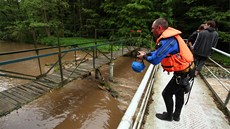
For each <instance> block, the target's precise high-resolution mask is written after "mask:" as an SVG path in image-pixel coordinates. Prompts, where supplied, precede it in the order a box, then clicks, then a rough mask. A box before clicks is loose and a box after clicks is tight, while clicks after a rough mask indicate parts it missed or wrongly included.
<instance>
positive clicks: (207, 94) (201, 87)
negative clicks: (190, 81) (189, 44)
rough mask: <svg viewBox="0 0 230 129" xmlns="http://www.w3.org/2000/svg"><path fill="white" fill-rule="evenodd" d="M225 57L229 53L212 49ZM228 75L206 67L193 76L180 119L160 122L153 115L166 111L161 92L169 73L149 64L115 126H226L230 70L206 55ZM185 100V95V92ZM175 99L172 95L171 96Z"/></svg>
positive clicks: (225, 128)
mask: <svg viewBox="0 0 230 129" xmlns="http://www.w3.org/2000/svg"><path fill="white" fill-rule="evenodd" d="M213 50H214V51H216V52H219V53H221V54H223V55H225V56H227V57H230V55H229V54H228V53H225V52H222V51H220V50H218V49H215V48H213ZM209 60H210V61H212V62H213V63H214V64H216V66H217V68H220V69H222V70H223V72H224V73H226V74H227V77H224V78H223V77H218V75H216V74H215V72H214V71H212V69H211V68H210V67H209V66H205V68H204V69H203V71H206V72H209V74H208V75H209V76H206V75H205V73H204V72H202V73H201V74H200V75H199V76H197V77H195V81H194V85H193V87H192V90H191V94H190V98H189V101H188V103H187V105H184V107H183V109H182V113H181V119H180V121H179V122H178V121H172V122H169V121H162V120H160V119H158V118H157V117H156V116H155V114H156V113H163V112H165V111H166V108H165V104H164V100H163V97H162V95H161V94H162V91H163V89H164V87H165V86H166V85H167V83H168V81H169V80H170V79H171V77H172V74H170V75H169V74H168V73H166V72H163V69H162V67H161V66H160V65H157V66H153V65H150V66H149V68H148V70H147V72H146V74H145V76H144V78H143V80H142V82H141V83H140V85H139V88H138V89H137V91H136V94H135V95H134V97H133V99H132V101H131V103H130V105H129V107H128V109H127V110H126V112H125V114H124V116H123V118H122V120H121V122H120V124H119V126H118V129H140V128H141V129H179V128H181V129H229V128H230V124H229V119H230V112H229V111H230V110H229V109H230V104H229V97H230V94H229V93H230V91H229V88H230V84H229V82H230V78H229V77H230V76H229V75H230V73H229V70H227V69H226V68H224V67H222V66H221V65H220V64H218V63H217V62H215V61H214V60H213V59H211V58H209ZM185 96H186V97H185V99H187V97H188V95H185ZM174 99H175V98H174Z"/></svg>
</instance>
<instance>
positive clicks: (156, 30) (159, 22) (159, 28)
mask: <svg viewBox="0 0 230 129" xmlns="http://www.w3.org/2000/svg"><path fill="white" fill-rule="evenodd" d="M167 28H168V21H166V20H165V19H164V18H158V19H156V20H155V21H154V22H153V24H152V30H151V32H152V33H153V35H154V36H155V37H158V36H160V35H161V33H162V32H164V31H165V30H166V29H167Z"/></svg>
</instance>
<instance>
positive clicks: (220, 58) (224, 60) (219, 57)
mask: <svg viewBox="0 0 230 129" xmlns="http://www.w3.org/2000/svg"><path fill="white" fill-rule="evenodd" d="M211 58H212V59H213V60H215V61H216V62H218V63H219V64H221V65H224V66H230V59H229V57H227V56H225V55H223V54H220V53H217V52H214V53H213V54H212V56H211Z"/></svg>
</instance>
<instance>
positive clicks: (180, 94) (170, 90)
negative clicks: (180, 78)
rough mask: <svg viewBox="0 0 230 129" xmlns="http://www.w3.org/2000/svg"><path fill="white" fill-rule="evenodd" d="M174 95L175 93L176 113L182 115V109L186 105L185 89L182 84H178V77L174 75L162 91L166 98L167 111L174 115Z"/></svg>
mask: <svg viewBox="0 0 230 129" xmlns="http://www.w3.org/2000/svg"><path fill="white" fill-rule="evenodd" d="M173 95H175V111H174V115H176V116H180V113H181V109H182V107H183V105H184V89H183V88H182V86H181V85H179V84H177V81H176V77H175V76H173V77H172V79H171V80H170V81H169V83H168V84H167V86H166V87H165V89H164V90H163V92H162V96H163V98H164V102H165V106H166V109H167V113H168V114H169V115H173V108H174V101H173Z"/></svg>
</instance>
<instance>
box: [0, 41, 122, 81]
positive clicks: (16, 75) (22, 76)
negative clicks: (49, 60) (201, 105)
mask: <svg viewBox="0 0 230 129" xmlns="http://www.w3.org/2000/svg"><path fill="white" fill-rule="evenodd" d="M125 40H126V39H124V38H122V39H120V40H116V41H114V40H109V41H107V42H104V43H100V44H97V45H91V46H84V47H83V46H82V47H79V46H76V45H83V44H89V43H95V42H102V40H97V41H94V42H85V43H80V44H72V45H62V46H61V45H60V46H59V48H60V47H69V46H70V47H69V49H67V50H59V51H56V52H50V53H45V54H37V55H34V56H27V57H21V58H16V59H10V60H4V61H0V66H3V65H8V64H14V63H18V62H22V61H28V60H32V59H39V58H43V57H48V56H52V55H58V56H60V57H59V59H58V60H57V62H56V63H55V64H54V65H56V64H57V63H58V62H59V64H61V63H60V62H61V60H62V58H63V57H64V56H65V55H66V54H67V53H68V52H75V51H78V50H79V51H84V52H86V53H87V54H88V55H90V56H92V57H93V59H94V58H97V55H96V54H95V52H97V51H98V52H100V53H102V55H104V56H105V57H106V58H107V59H108V60H110V62H112V60H113V50H112V49H110V50H109V52H110V53H111V57H110V58H109V57H108V56H106V55H105V54H104V53H103V52H102V51H100V50H99V49H98V48H99V47H100V46H106V45H110V46H111V48H112V46H113V45H116V44H118V45H122V54H123V46H124V43H123V42H124V41H125ZM103 41H104V40H103ZM71 46H72V47H71ZM53 48H57V47H43V48H35V49H26V50H19V51H11V52H3V53H0V55H8V54H18V53H24V52H31V51H38V50H46V49H53ZM88 51H92V52H93V54H94V55H91V54H89V52H88ZM61 54H63V55H61ZM95 61H96V60H95V59H94V60H93V64H92V65H93V68H94V69H95ZM54 65H53V66H52V67H51V68H50V69H49V70H48V71H47V72H45V73H43V74H42V73H41V72H40V75H38V76H33V75H27V74H23V73H18V72H12V71H6V70H5V72H7V73H12V74H14V75H9V74H5V73H4V74H0V76H5V77H11V78H20V79H27V80H31V79H36V78H37V77H42V76H44V75H46V74H47V73H48V72H49V71H50V70H51V69H52V68H53V67H54ZM39 67H41V66H40V64H39ZM59 67H60V66H59ZM0 71H1V69H0ZM60 72H62V70H61V68H60ZM26 76H29V77H30V78H28V77H26ZM31 77H32V78H31Z"/></svg>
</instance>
